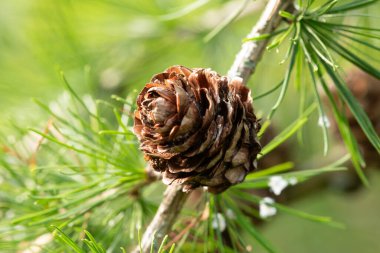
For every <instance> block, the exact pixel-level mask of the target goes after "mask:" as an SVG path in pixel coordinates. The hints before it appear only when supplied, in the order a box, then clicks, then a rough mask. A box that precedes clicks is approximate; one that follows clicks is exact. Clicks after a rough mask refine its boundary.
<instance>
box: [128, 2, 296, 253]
mask: <svg viewBox="0 0 380 253" xmlns="http://www.w3.org/2000/svg"><path fill="white" fill-rule="evenodd" d="M292 2H293V1H292V0H270V1H269V2H268V4H267V5H266V7H265V10H264V12H263V14H262V15H261V17H260V19H259V21H258V22H257V24H256V25H255V26H254V27H253V29H252V30H251V32H250V33H249V34H248V37H254V36H259V35H262V34H266V33H271V32H273V31H274V30H275V29H276V28H277V27H278V26H279V24H280V22H281V16H279V15H278V12H279V11H280V10H286V9H288V8H290V7H291V6H292ZM268 42H269V40H268V39H266V40H262V41H252V42H247V43H244V44H243V46H242V48H241V50H240V52H239V53H238V54H237V56H236V59H235V61H234V63H233V65H232V67H231V69H230V71H229V72H228V76H229V77H231V78H233V77H241V78H242V79H243V82H244V83H246V82H247V81H248V79H249V77H250V76H251V75H252V74H253V72H254V71H255V68H256V65H257V63H258V62H259V61H260V59H261V56H262V54H263V52H264V50H265V48H266V45H267V44H268ZM187 196H188V194H186V193H184V192H182V187H180V186H169V187H168V188H167V189H166V191H165V193H164V197H163V200H162V202H161V204H160V206H159V208H158V210H157V213H156V215H155V216H154V218H153V220H152V222H151V223H150V224H149V226H148V228H147V229H146V231H145V233H144V235H143V238H142V240H141V251H140V247H137V248H136V249H135V250H134V251H133V253H139V252H140V253H148V252H150V248H151V243H152V239H153V236H154V238H155V242H156V243H155V244H154V245H153V252H156V251H157V249H158V247H159V245H160V244H161V242H162V239H163V238H164V236H165V235H166V234H167V233H168V232H170V230H171V227H172V225H173V224H174V222H175V220H176V218H177V216H178V214H179V213H180V211H181V209H182V207H183V205H184V203H185V201H186V199H187Z"/></svg>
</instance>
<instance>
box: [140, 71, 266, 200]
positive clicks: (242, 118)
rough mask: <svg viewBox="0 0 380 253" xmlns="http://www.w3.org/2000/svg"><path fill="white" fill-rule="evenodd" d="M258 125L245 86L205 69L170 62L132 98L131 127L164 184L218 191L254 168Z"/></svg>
mask: <svg viewBox="0 0 380 253" xmlns="http://www.w3.org/2000/svg"><path fill="white" fill-rule="evenodd" d="M259 129H260V124H259V122H258V120H257V118H256V116H255V114H254V112H253V107H252V99H251V97H250V90H249V89H248V88H247V87H246V86H244V85H243V83H242V81H241V79H238V78H236V79H233V80H231V81H229V80H228V79H227V77H225V76H220V75H219V74H217V73H216V72H215V71H212V70H211V69H203V68H193V69H190V68H186V67H183V66H172V67H169V68H168V69H167V70H165V71H164V72H163V73H159V74H157V75H155V76H153V78H152V79H151V81H150V82H149V83H148V84H146V86H145V87H144V89H143V90H142V91H141V93H140V94H139V96H138V98H137V110H136V111H135V122H134V132H135V134H136V135H137V137H138V139H139V141H140V149H141V150H142V151H143V152H144V153H145V157H146V159H147V160H148V161H149V162H150V164H151V166H152V168H153V169H154V170H155V171H158V172H161V173H162V178H163V182H164V183H165V184H182V185H183V190H184V191H190V190H192V189H195V188H197V187H200V186H204V187H207V189H208V191H209V192H212V193H220V192H223V191H224V190H226V189H227V188H228V187H230V186H231V185H235V184H238V183H240V182H242V181H243V180H244V178H245V176H246V175H247V174H248V173H249V172H251V171H253V170H254V169H255V167H256V162H255V159H256V157H257V154H258V153H259V152H260V150H261V146H260V143H259V142H258V140H257V132H258V131H259Z"/></svg>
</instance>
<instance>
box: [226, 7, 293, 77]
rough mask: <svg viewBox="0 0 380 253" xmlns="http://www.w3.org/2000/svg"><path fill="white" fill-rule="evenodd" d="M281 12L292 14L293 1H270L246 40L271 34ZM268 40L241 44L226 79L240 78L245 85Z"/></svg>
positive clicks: (279, 18)
mask: <svg viewBox="0 0 380 253" xmlns="http://www.w3.org/2000/svg"><path fill="white" fill-rule="evenodd" d="M281 10H287V11H290V12H293V10H294V5H293V0H270V1H269V2H268V4H267V5H266V7H265V10H264V11H263V13H262V15H261V17H260V19H259V21H258V22H257V23H256V25H255V26H254V27H253V28H252V30H251V32H250V33H249V34H248V35H247V38H254V37H258V36H260V35H263V34H270V33H272V32H273V31H274V30H275V29H276V28H277V27H278V26H279V25H280V22H281V19H282V17H281V16H280V15H279V11H281ZM269 40H270V38H267V39H264V40H257V41H253V40H252V41H248V42H245V43H243V45H242V47H241V50H240V51H239V53H238V54H237V55H236V57H235V61H234V63H233V64H232V67H231V68H230V70H229V71H228V77H229V78H234V77H241V78H242V79H243V83H245V84H246V83H247V81H248V79H249V77H250V76H251V75H252V74H253V73H254V72H255V69H256V66H257V63H258V62H259V61H260V59H261V56H262V55H263V53H264V51H265V50H266V47H267V45H268V42H269Z"/></svg>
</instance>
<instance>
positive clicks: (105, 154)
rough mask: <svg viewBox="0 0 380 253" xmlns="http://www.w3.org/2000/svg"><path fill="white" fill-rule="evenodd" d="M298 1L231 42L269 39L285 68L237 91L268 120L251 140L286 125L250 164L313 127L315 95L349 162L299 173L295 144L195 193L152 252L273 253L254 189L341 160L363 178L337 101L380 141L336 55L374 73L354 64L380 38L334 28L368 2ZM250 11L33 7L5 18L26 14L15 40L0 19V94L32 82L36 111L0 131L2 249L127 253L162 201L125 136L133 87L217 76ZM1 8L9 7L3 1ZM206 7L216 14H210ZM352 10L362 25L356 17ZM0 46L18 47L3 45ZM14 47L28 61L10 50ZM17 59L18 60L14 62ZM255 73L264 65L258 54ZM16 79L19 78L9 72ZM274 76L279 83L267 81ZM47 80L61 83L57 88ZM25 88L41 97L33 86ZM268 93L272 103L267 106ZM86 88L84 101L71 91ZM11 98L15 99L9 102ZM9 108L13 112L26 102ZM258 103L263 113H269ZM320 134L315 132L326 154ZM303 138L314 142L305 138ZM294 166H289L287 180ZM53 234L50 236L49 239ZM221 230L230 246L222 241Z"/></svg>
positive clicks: (240, 4) (199, 6) (364, 63)
mask: <svg viewBox="0 0 380 253" xmlns="http://www.w3.org/2000/svg"><path fill="white" fill-rule="evenodd" d="M24 2H25V3H26V2H27V1H24ZM256 2H258V1H256ZM297 2H299V7H300V9H299V11H298V13H296V14H292V13H288V12H285V11H283V12H281V13H280V15H281V16H282V17H283V18H284V19H286V20H287V23H286V24H285V25H283V26H282V27H280V28H279V29H278V30H277V31H275V32H274V33H273V34H265V35H261V36H258V37H255V38H247V39H245V40H244V41H243V43H246V42H248V41H251V40H263V39H267V38H270V39H271V43H270V44H269V45H268V50H269V52H268V54H270V53H272V52H271V51H274V50H277V49H278V50H279V51H280V52H283V51H284V52H285V56H284V57H283V56H282V55H280V56H276V58H275V59H276V60H277V62H279V63H281V64H284V63H288V62H289V64H285V65H287V67H286V69H285V72H284V75H280V74H279V73H280V71H277V65H275V66H274V67H273V65H272V66H271V68H276V70H273V69H270V70H269V71H268V70H264V69H260V67H259V69H258V70H257V71H258V76H259V77H256V76H255V81H256V82H253V84H254V85H252V84H249V85H250V86H254V87H253V99H254V103H255V110H256V111H257V112H259V113H262V114H268V115H269V116H268V117H267V118H265V117H263V118H264V119H265V120H264V121H263V128H262V131H261V133H260V136H261V135H262V134H263V133H265V131H266V130H267V129H268V127H269V125H270V124H272V123H273V122H274V121H276V119H277V118H279V119H280V120H283V119H287V120H284V122H285V123H283V124H282V125H286V127H284V130H283V131H280V133H279V134H278V135H277V136H276V137H274V138H272V140H271V141H270V142H269V143H268V144H267V145H266V146H265V147H263V150H262V152H261V154H260V156H259V159H262V158H263V157H265V156H270V155H271V152H272V151H274V150H276V149H277V148H278V147H279V146H280V145H282V144H283V143H284V142H287V141H289V139H290V138H292V137H293V136H294V135H295V134H296V133H297V134H299V136H301V135H302V132H301V130H302V128H304V127H307V125H308V123H309V122H312V120H311V119H312V117H313V115H315V114H316V113H315V112H316V111H318V115H319V116H320V117H324V116H325V109H326V108H325V106H324V105H323V104H322V101H321V95H322V94H321V91H322V90H323V91H324V92H325V93H326V94H327V96H328V98H329V100H330V102H331V107H332V109H333V113H334V116H335V118H336V121H337V124H338V127H339V129H340V131H341V134H342V137H343V140H344V142H345V144H346V146H347V150H348V152H349V155H347V156H344V157H343V158H342V159H339V160H338V161H336V162H334V163H332V164H328V165H326V164H325V163H324V162H321V163H319V164H317V165H315V166H314V165H313V166H310V164H308V163H307V161H306V160H307V159H308V158H309V157H311V155H310V154H307V153H311V152H310V151H309V150H306V151H301V150H300V148H299V147H296V148H293V149H294V150H292V151H293V152H294V151H295V152H299V153H301V154H303V155H304V156H305V159H304V160H301V161H295V162H293V161H292V162H290V161H289V162H285V163H280V164H277V165H274V166H273V167H269V168H262V169H261V170H260V171H257V172H254V173H251V174H250V175H248V176H247V178H246V181H245V182H243V183H242V184H240V185H237V186H234V187H232V188H230V189H229V190H227V191H226V192H224V193H223V194H220V195H217V196H214V195H210V194H207V193H203V195H202V196H201V197H199V199H198V200H197V201H196V204H194V205H191V206H189V207H186V208H185V210H183V211H182V213H181V215H180V216H179V218H178V220H177V222H176V224H175V226H174V228H173V229H174V230H175V231H176V234H177V235H179V236H178V237H176V238H175V240H173V236H172V235H170V237H165V239H164V241H163V242H156V241H155V240H154V238H152V243H159V245H160V247H159V251H158V252H159V253H163V252H205V253H206V252H216V251H217V252H225V253H229V252H244V251H245V250H248V249H247V248H249V247H250V246H251V245H252V242H253V241H256V242H258V243H259V244H261V246H262V247H263V248H264V249H265V250H266V251H268V252H277V248H276V245H272V244H271V243H270V240H268V239H267V238H265V237H264V236H263V235H262V234H261V232H260V231H259V230H258V229H257V228H256V227H255V226H254V225H252V219H256V220H261V219H262V218H261V217H260V215H259V213H258V210H257V208H256V207H257V205H259V204H260V202H261V201H262V200H263V197H262V196H261V195H256V194H257V192H255V191H254V189H265V188H268V182H269V180H270V178H271V177H272V176H281V177H282V178H283V179H285V180H288V179H290V178H292V179H295V180H297V182H299V183H301V182H304V181H305V183H307V180H308V179H310V178H312V177H315V176H319V175H321V174H323V173H329V172H335V171H341V170H344V165H343V164H344V162H346V161H347V160H349V159H351V160H352V162H353V164H354V165H355V168H356V169H357V172H358V174H359V175H360V177H361V179H362V181H363V182H365V183H367V181H366V178H365V176H364V174H363V173H362V170H361V166H363V165H364V164H363V159H362V156H361V154H360V151H359V148H358V145H357V143H356V141H355V139H354V138H353V136H352V133H351V131H350V129H349V127H348V124H347V119H346V118H345V115H344V113H343V110H342V107H341V106H340V104H341V103H344V104H347V105H348V107H349V108H350V110H351V111H352V113H353V114H354V115H355V117H356V119H357V120H358V122H359V123H360V125H361V127H362V129H363V131H364V132H365V133H366V135H367V137H368V139H369V140H370V141H371V142H372V144H373V146H374V147H375V148H377V149H378V150H379V148H380V146H379V143H380V142H379V137H378V136H377V135H376V133H375V132H374V129H373V127H372V125H371V123H370V122H369V120H368V118H367V116H366V115H365V113H364V112H363V110H362V109H361V108H360V106H359V105H358V103H357V102H356V100H355V99H354V98H353V96H352V95H351V93H350V92H349V91H348V89H347V88H346V86H345V84H344V82H343V81H342V78H341V72H342V67H341V64H342V63H341V62H342V61H341V58H343V59H344V60H346V61H348V62H351V63H352V64H355V65H357V66H358V67H360V68H362V69H363V70H365V71H367V72H368V73H370V74H372V75H374V76H377V77H380V74H379V71H378V66H377V65H376V64H378V62H375V61H374V60H371V59H370V57H367V55H363V54H368V52H370V53H371V52H372V51H374V52H375V53H374V54H376V53H378V51H379V48H380V47H379V46H377V44H375V43H372V42H368V41H369V40H370V39H371V40H374V41H378V39H379V38H380V35H379V30H378V29H374V28H370V27H372V26H367V25H366V24H363V25H361V24H346V21H345V18H346V16H355V15H351V11H355V12H359V11H360V10H362V8H364V7H366V6H368V5H370V4H373V3H375V2H377V1H368V0H366V1H353V2H347V1H346V2H344V3H341V2H340V1H317V2H314V1H297ZM321 2H322V3H321ZM252 4H253V2H252V1H245V0H242V1H235V2H234V5H231V2H230V1H223V0H219V1H207V0H206V1H203V0H199V1H195V2H192V1H174V0H157V1H153V0H149V1H127V0H124V1H114V0H95V1H89V0H84V1H70V0H65V1H48V0H41V1H37V2H35V1H32V2H28V4H27V5H25V6H24V7H23V8H21V7H19V9H18V10H17V11H19V12H22V11H26V10H28V14H27V15H25V20H22V22H23V23H22V24H20V27H21V28H22V31H24V32H26V34H27V36H21V34H20V33H18V32H17V29H14V30H8V29H7V26H6V23H7V22H11V23H12V24H13V25H16V24H15V23H13V20H12V17H11V16H9V15H8V16H4V19H5V20H7V22H0V31H2V32H0V34H1V35H0V38H1V41H0V43H1V44H0V47H1V48H2V49H6V50H1V51H0V56H2V57H0V67H1V69H0V73H1V77H0V89H1V91H2V92H11V91H12V89H14V87H15V86H17V87H24V86H23V85H26V84H35V85H34V86H30V87H27V88H25V90H24V91H23V92H30V93H31V95H35V96H38V98H37V99H35V102H36V104H37V105H38V106H39V108H40V110H39V112H38V113H36V114H35V115H32V116H33V117H34V116H35V118H36V119H35V121H36V122H38V123H34V122H33V123H30V124H27V125H28V126H25V121H29V120H31V118H33V117H29V116H25V119H24V120H23V121H22V123H21V126H20V124H16V123H15V124H13V125H12V126H11V130H9V129H6V130H4V131H3V133H2V134H1V148H2V149H1V150H2V151H1V152H0V179H1V184H0V249H1V252H15V250H24V249H29V248H30V247H32V246H33V245H39V247H40V248H41V249H42V251H41V252H69V250H72V251H73V252H96V253H103V252H129V251H130V250H131V249H132V248H134V247H135V246H138V244H139V241H140V238H141V233H142V232H143V230H144V228H145V227H146V225H147V224H148V223H149V221H150V220H151V218H152V217H153V215H154V212H155V210H156V208H157V206H158V204H159V203H160V200H161V197H162V196H161V195H162V192H163V185H162V184H161V182H159V181H157V182H154V183H151V184H149V185H148V186H147V185H146V175H145V172H144V167H145V166H146V165H145V162H144V159H143V155H142V154H141V152H140V151H139V150H138V143H137V140H136V138H135V136H134V135H133V132H132V125H133V122H132V121H133V111H134V107H135V98H136V95H137V92H136V90H135V89H141V87H142V86H143V85H144V84H145V83H146V82H147V81H148V80H149V77H150V76H151V75H152V74H153V73H156V72H159V71H162V70H163V69H164V68H165V67H167V66H170V65H173V64H183V65H186V66H189V67H212V68H213V69H215V70H217V71H218V72H220V73H224V72H226V71H227V69H228V68H229V65H230V64H231V62H232V59H233V57H234V55H235V53H236V51H237V50H238V48H239V47H240V44H241V37H242V36H243V35H244V34H245V33H247V31H248V30H249V29H250V27H251V26H252V24H253V21H252V18H251V16H250V15H253V16H255V17H257V16H258V15H257V14H258V13H259V12H253V14H252V12H250V13H249V15H248V16H247V14H244V12H243V11H244V10H245V9H246V8H248V7H250V6H251V5H252ZM4 6H6V7H7V8H12V5H11V4H4ZM231 6H233V8H232V9H231ZM24 8H25V9H24ZM225 9H226V10H227V12H226V11H225ZM259 9H260V8H259ZM0 11H1V7H0ZM212 11H213V12H214V13H216V14H218V15H219V18H214V19H211V18H210V17H211V16H212V15H211V14H212V13H210V12H212ZM194 13H196V14H197V15H194ZM227 14H228V15H227ZM243 14H244V15H243ZM218 15H216V16H218ZM356 15H357V16H358V17H360V18H363V19H366V20H371V17H370V16H368V15H364V16H363V15H362V14H358V13H357V14H356ZM220 16H221V18H220ZM0 17H1V15H0ZM37 17H38V18H37ZM226 17H227V18H226ZM209 18H210V19H209ZM206 19H207V20H206ZM205 20H206V21H207V22H206V21H205ZM30 21H32V22H30ZM47 21H50V22H47ZM220 21H223V22H220ZM349 21H350V20H349ZM26 24H29V25H26ZM4 34H5V35H4ZM337 36H339V39H336V37H337ZM12 40H13V42H14V41H17V43H19V44H21V46H17V43H7V41H12ZM206 42H207V43H206ZM25 45H28V49H29V50H27V49H26V48H25ZM19 48H24V50H25V51H27V52H25V51H18V49H19ZM362 48H365V50H361V49H362ZM368 50H369V51H368ZM35 55H38V57H34V56H35ZM272 56H273V55H272ZM12 57H13V58H12ZM24 57H25V58H27V59H25V60H23V58H24ZM11 58H12V59H13V60H12V59H11ZM15 59H16V60H15ZM267 61H268V60H267ZM271 61H273V60H271ZM10 63H12V64H10ZM16 63H17V64H16ZM263 64H264V66H268V65H266V64H268V62H266V60H265V56H264V62H263ZM55 65H59V67H56V68H55V67H54V66H55ZM280 68H284V67H281V66H279V69H280ZM56 69H63V70H64V71H65V73H66V74H65V75H63V74H61V75H57V74H56V72H57V71H56ZM21 71H23V72H22V73H23V74H22V75H20V77H18V75H19V72H21ZM260 71H262V72H260ZM273 72H276V73H277V74H275V75H273V74H272V73H273ZM5 73H8V75H4V74H5ZM261 73H263V74H261ZM268 73H269V74H268ZM272 75H273V76H272ZM327 78H329V79H331V80H332V81H333V83H334V84H335V87H336V89H337V90H338V92H339V94H340V95H339V101H337V100H336V99H335V98H333V96H332V94H331V90H330V88H329V87H328V85H327ZM276 79H279V80H282V81H281V82H280V83H279V84H278V85H275V84H276V82H277V83H278V81H276ZM293 79H294V80H293ZM257 80H258V81H257ZM293 82H294V86H295V90H296V91H297V92H298V94H300V95H299V97H300V101H299V105H298V106H299V109H298V110H295V113H293V114H292V115H291V116H292V117H288V116H289V114H287V115H285V114H284V115H285V116H283V117H281V115H280V113H279V112H281V107H285V108H286V109H289V108H294V107H296V106H297V105H296V103H295V102H292V103H291V104H290V106H289V107H286V104H287V103H285V102H286V101H287V100H286V99H287V94H289V93H290V92H294V91H292V90H291V88H292V86H291V84H292V83H293ZM11 83H12V85H13V86H11V85H10V84H11ZM57 83H60V84H62V85H61V86H59V87H60V88H59V89H57V90H55V89H56V87H55V86H54V85H57ZM37 84H38V85H37ZM268 86H269V87H273V88H268ZM33 87H34V88H35V87H40V88H37V89H36V90H33V89H34V88H33ZM321 88H322V89H321ZM258 91H260V92H258ZM278 91H279V95H278V97H277V98H275V99H273V95H274V94H275V92H278ZM85 92H87V93H90V94H91V95H82V94H83V93H85ZM19 93H20V94H19ZM21 93H22V92H21V91H17V92H15V97H17V96H21V95H22V94H21ZM55 93H60V94H61V95H59V97H58V99H56V100H53V99H51V100H53V102H50V103H49V102H46V101H47V98H48V97H49V96H50V95H51V94H55ZM111 94H116V95H113V96H112V97H111ZM124 94H127V96H126V98H125V99H124V98H122V97H124ZM94 97H95V98H99V100H96V99H94ZM110 97H111V98H110ZM268 98H270V99H271V100H270V102H266V104H265V106H263V108H260V106H257V105H261V104H262V103H264V102H263V101H265V100H268ZM274 101H275V102H274ZM7 103H12V101H10V100H7V99H5V100H2V101H0V104H1V105H3V104H7ZM256 103H257V104H256ZM13 106H14V108H15V109H14V110H15V111H16V112H19V111H21V109H20V108H23V107H22V106H24V105H23V104H22V105H19V106H20V107H16V104H13ZM264 108H272V109H271V111H269V112H268V111H267V110H265V109H264ZM277 110H278V112H277V113H276V114H275V112H276V111H277ZM35 111H37V110H35ZM288 111H292V110H288ZM33 112H34V111H33ZM26 113H27V112H26V111H25V112H21V113H20V114H26ZM297 113H298V115H297ZM1 117H5V116H1ZM40 119H42V120H40ZM288 119H290V120H288ZM289 121H291V123H289ZM23 123H24V124H23ZM313 124H315V122H313ZM280 125H281V124H280ZM30 126H32V127H31V128H28V127H30ZM3 127H4V126H2V128H3ZM4 129H5V127H4ZM313 130H314V131H315V129H314V128H313ZM327 130H328V129H327V126H326V124H325V123H323V128H322V136H323V140H324V143H325V145H324V153H325V154H327V153H328V131H327ZM307 138H313V136H311V137H310V136H308V137H304V139H307ZM305 142H307V140H305ZM321 153H322V152H320V153H318V154H317V155H318V156H320V155H321ZM311 167H312V168H315V169H309V168H311ZM294 168H297V170H294V171H293V169H294ZM302 168H306V169H302ZM271 206H272V207H275V208H276V209H277V210H278V211H279V212H280V213H281V212H282V213H285V214H290V215H293V216H296V217H299V218H302V219H307V220H311V221H313V222H319V223H322V224H328V225H332V226H335V227H341V224H339V223H336V222H334V221H333V220H332V219H331V218H330V217H325V216H319V215H314V214H308V213H305V212H303V211H301V210H295V209H292V208H290V207H286V206H284V205H282V204H279V203H273V204H271ZM220 217H223V218H220ZM223 219H224V220H223ZM223 222H225V224H222V223H223ZM223 225H225V229H223ZM51 234H53V235H54V238H55V239H53V238H50V237H49V236H48V235H51ZM44 235H45V236H46V237H43V238H45V240H44V243H41V244H38V243H39V242H40V241H38V238H42V237H41V236H44ZM226 235H227V237H228V238H229V240H230V241H229V242H228V246H227V245H226V244H227V243H226V241H225V238H226Z"/></svg>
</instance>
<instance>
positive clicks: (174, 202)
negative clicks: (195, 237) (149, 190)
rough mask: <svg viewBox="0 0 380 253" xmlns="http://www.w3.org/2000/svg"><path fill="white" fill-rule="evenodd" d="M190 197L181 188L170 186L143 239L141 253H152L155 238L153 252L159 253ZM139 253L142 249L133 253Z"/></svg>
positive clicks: (137, 249)
mask: <svg viewBox="0 0 380 253" xmlns="http://www.w3.org/2000/svg"><path fill="white" fill-rule="evenodd" d="M188 196H189V194H187V193H184V192H183V191H182V187H181V186H179V185H172V186H168V188H167V189H166V191H165V193H164V197H163V199H162V202H161V204H160V207H159V208H158V210H157V212H156V215H155V216H154V218H153V220H152V222H151V223H150V224H149V226H148V228H147V229H146V230H145V233H144V235H143V237H142V239H141V249H142V252H141V253H147V252H150V247H151V243H152V239H153V236H154V240H155V243H154V245H153V252H157V250H158V248H159V246H160V244H161V242H162V239H163V238H164V237H165V235H166V234H168V233H169V232H170V230H171V227H172V225H173V224H174V222H175V220H176V218H177V216H178V214H179V213H180V211H181V209H182V207H183V205H184V204H185V201H186V199H187V197H188ZM138 252H140V247H137V248H136V249H135V250H134V251H133V253H138Z"/></svg>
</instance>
